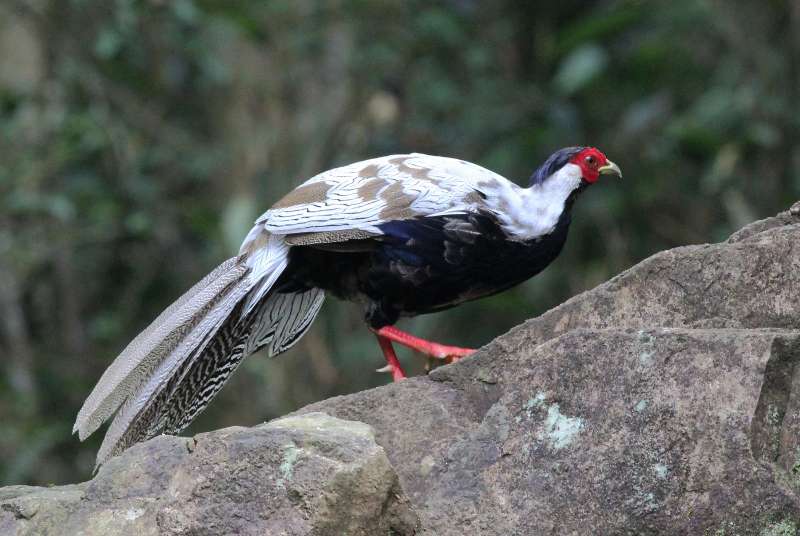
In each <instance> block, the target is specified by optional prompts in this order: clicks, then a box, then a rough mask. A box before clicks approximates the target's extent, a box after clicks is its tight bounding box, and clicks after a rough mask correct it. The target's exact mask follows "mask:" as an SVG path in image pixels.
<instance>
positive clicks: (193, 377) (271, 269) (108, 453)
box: [74, 250, 324, 466]
mask: <svg viewBox="0 0 800 536" xmlns="http://www.w3.org/2000/svg"><path fill="white" fill-rule="evenodd" d="M250 260H251V259H248V258H246V257H244V256H241V257H237V258H233V259H229V260H228V261H226V262H224V263H223V264H221V265H220V266H219V267H217V268H216V269H215V270H214V271H213V272H211V273H210V274H209V275H208V276H206V277H205V278H204V279H203V280H202V281H200V282H199V283H198V284H197V285H195V286H194V287H192V288H191V289H190V290H189V291H188V292H187V293H186V294H184V295H183V296H182V297H181V298H179V299H178V300H177V301H176V302H175V303H174V304H172V305H171V306H170V307H169V308H167V310H165V311H164V312H163V313H162V314H161V315H159V317H158V318H157V319H156V320H155V321H153V323H152V324H151V325H150V326H148V327H147V328H146V329H145V330H144V331H143V332H142V333H141V334H140V335H139V336H137V337H136V339H134V340H133V342H131V344H130V345H128V347H127V348H126V349H125V350H124V351H123V352H122V353H121V354H120V355H119V357H117V359H116V360H115V361H114V362H113V363H112V365H111V366H110V367H109V368H108V370H107V371H106V372H105V373H104V374H103V376H102V377H101V378H100V381H99V382H98V383H97V385H96V386H95V388H94V390H93V391H92V393H91V394H90V395H89V397H88V398H87V400H86V402H85V403H84V405H83V407H82V408H81V411H80V412H79V414H78V418H77V420H76V422H75V427H74V431H75V432H78V434H79V436H80V438H81V439H83V438H85V437H86V436H88V435H89V434H91V433H92V432H93V431H95V430H96V429H97V428H98V427H99V426H100V425H101V424H102V423H103V421H105V420H107V419H108V418H109V417H111V415H114V414H115V413H116V415H115V416H114V420H113V422H112V423H111V426H110V427H109V429H108V432H107V433H106V436H105V438H104V440H103V444H102V446H101V447H100V451H99V452H98V455H97V465H98V466H99V465H101V464H102V463H104V462H105V461H106V460H108V459H109V458H110V457H112V456H115V455H116V454H118V453H120V452H122V451H123V450H125V449H126V448H128V447H129V446H131V445H133V444H135V443H137V442H140V441H144V440H146V439H148V438H151V437H153V436H156V435H158V434H163V433H178V432H180V431H181V430H183V429H184V428H185V427H186V426H188V425H189V423H191V422H192V420H193V419H194V418H195V417H196V416H197V415H199V414H200V412H202V411H203V409H205V407H206V406H207V405H208V403H209V402H210V401H211V399H212V398H213V397H214V396H215V395H216V394H217V392H218V391H219V390H220V388H221V387H222V385H223V384H224V383H225V381H226V380H227V379H228V377H230V375H231V373H233V371H234V370H236V368H237V367H238V366H239V364H240V363H241V362H242V360H243V359H244V358H245V357H247V356H248V355H250V354H252V353H253V352H255V351H257V350H259V349H260V348H262V347H266V348H267V349H268V353H269V355H277V354H278V353H280V352H282V351H284V350H286V349H288V348H289V347H290V346H291V345H292V344H294V343H295V342H296V341H297V340H299V338H300V337H301V336H302V335H303V333H305V331H306V330H307V329H308V328H309V326H310V325H311V323H312V322H313V320H314V318H315V317H316V314H317V312H318V311H319V308H320V306H321V305H322V301H323V300H324V293H323V292H322V291H321V290H319V289H310V290H305V291H298V292H293V293H282V292H278V291H271V287H272V286H273V284H274V283H275V281H276V280H277V278H278V276H279V275H280V274H281V272H282V271H283V270H284V269H285V267H286V262H285V254H284V251H283V250H280V251H277V254H275V255H272V259H271V260H270V259H267V260H264V259H259V263H260V264H259V263H253V262H248V261H250ZM252 265H254V266H255V267H254V266H252Z"/></svg>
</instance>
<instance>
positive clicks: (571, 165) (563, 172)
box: [531, 147, 622, 188]
mask: <svg viewBox="0 0 800 536" xmlns="http://www.w3.org/2000/svg"><path fill="white" fill-rule="evenodd" d="M600 175H616V176H617V177H619V178H622V171H621V170H620V169H619V166H617V165H616V164H615V163H614V162H612V161H611V160H609V159H608V158H606V155H604V154H603V153H602V152H601V151H600V150H599V149H595V148H594V147H566V148H564V149H560V150H558V151H556V152H555V153H553V154H551V155H550V156H549V157H548V159H547V160H545V162H544V164H542V165H541V166H539V169H537V170H536V171H535V172H534V173H533V175H532V176H531V186H534V185H537V184H541V185H544V184H545V183H551V182H552V181H557V182H563V183H564V185H565V186H572V187H573V188H577V187H579V186H588V185H589V184H593V183H595V182H597V179H599V178H600Z"/></svg>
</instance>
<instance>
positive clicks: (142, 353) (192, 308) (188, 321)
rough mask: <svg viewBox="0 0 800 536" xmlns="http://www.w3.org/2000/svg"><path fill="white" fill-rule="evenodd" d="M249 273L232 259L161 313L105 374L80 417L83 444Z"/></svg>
mask: <svg viewBox="0 0 800 536" xmlns="http://www.w3.org/2000/svg"><path fill="white" fill-rule="evenodd" d="M247 271H248V268H247V266H245V265H243V264H240V263H238V262H237V259H236V258H233V259H229V260H227V261H225V262H224V263H222V264H221V265H220V266H218V267H217V268H216V269H215V270H214V271H212V272H211V273H210V274H208V275H207V276H206V277H204V278H203V279H202V280H201V281H200V282H199V283H197V284H196V285H194V286H193V287H192V288H191V289H189V291H187V292H186V293H185V294H184V295H183V296H181V297H180V298H179V299H178V300H177V301H176V302H175V303H173V304H172V305H171V306H170V307H168V308H167V309H166V310H165V311H164V312H163V313H161V314H160V315H159V316H158V318H156V319H155V320H154V321H153V322H152V323H151V324H150V325H149V326H148V327H147V328H145V330H144V331H142V332H141V333H140V334H139V335H138V336H137V337H136V338H135V339H134V340H133V341H131V343H130V344H129V345H128V346H127V347H126V348H125V349H124V350H123V351H122V353H120V355H119V356H118V357H117V358H116V359H115V360H114V362H113V363H112V364H111V366H109V368H108V369H107V370H106V371H105V372H104V373H103V376H102V377H101V378H100V380H99V381H98V382H97V385H96V386H95V388H94V389H93V390H92V392H91V394H90V395H89V397H88V398H87V399H86V402H84V404H83V407H82V408H81V410H80V412H79V413H78V417H77V419H76V420H75V426H74V427H73V432H75V431H77V432H78V436H79V437H80V439H81V440H83V439H85V438H86V437H87V436H89V435H90V434H91V433H92V432H94V431H95V430H96V429H97V428H98V427H99V426H100V425H101V424H102V423H103V422H104V421H105V420H106V419H108V417H110V416H111V415H112V414H113V413H114V411H116V410H117V408H118V407H119V406H120V405H121V404H122V403H123V402H124V401H125V400H126V399H127V398H128V396H129V395H130V394H131V392H133V391H134V390H135V389H136V388H137V387H139V385H141V383H142V382H143V381H145V380H146V378H147V377H148V375H149V374H150V372H151V371H152V370H153V369H154V368H155V367H156V366H157V365H158V363H159V362H160V360H161V359H162V358H163V357H164V355H166V354H167V353H169V352H170V351H171V350H172V349H173V348H174V347H175V346H177V345H178V344H179V343H180V341H181V340H182V339H183V337H184V336H185V335H186V333H187V332H188V331H189V329H191V327H192V326H193V325H194V323H195V322H196V318H197V316H198V315H199V314H202V313H203V312H204V311H206V310H207V308H208V307H210V306H211V305H212V304H213V302H214V300H215V299H216V298H217V296H218V295H219V294H220V292H221V291H223V290H224V289H225V288H226V287H228V286H229V285H231V284H232V283H234V282H235V281H237V280H239V279H241V278H242V277H244V275H245V274H246V273H247Z"/></svg>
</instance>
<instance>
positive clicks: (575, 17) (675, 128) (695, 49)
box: [0, 0, 800, 484]
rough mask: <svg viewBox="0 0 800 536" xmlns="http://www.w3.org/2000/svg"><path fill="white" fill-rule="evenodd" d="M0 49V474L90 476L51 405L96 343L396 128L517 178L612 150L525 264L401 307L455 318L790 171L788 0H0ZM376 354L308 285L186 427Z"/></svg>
mask: <svg viewBox="0 0 800 536" xmlns="http://www.w3.org/2000/svg"><path fill="white" fill-rule="evenodd" d="M0 58H2V60H0V355H2V361H0V365H1V366H2V368H0V370H1V371H2V373H1V375H0V419H1V420H2V427H3V428H2V429H3V433H2V434H0V483H32V484H47V483H63V482H68V481H75V480H80V479H85V478H87V477H88V476H89V475H90V470H91V466H92V462H93V458H94V453H95V450H96V448H97V445H98V439H99V438H93V440H91V441H89V442H87V443H86V444H79V443H78V441H77V439H76V438H74V437H73V436H71V435H70V430H71V425H72V422H73V419H74V416H75V414H76V412H77V410H78V408H79V407H80V405H81V403H82V401H83V399H84V398H85V396H86V395H87V394H88V392H89V390H90V389H91V387H92V386H93V384H94V382H95V381H96V380H97V379H98V378H99V376H100V374H101V372H102V371H103V370H104V368H105V367H106V366H107V365H108V364H109V362H110V360H111V359H112V358H113V357H114V356H115V355H116V354H117V353H118V351H119V350H120V349H121V348H122V347H123V346H124V345H125V344H126V343H127V342H128V341H129V340H130V339H131V338H132V337H133V336H134V335H135V334H136V333H137V332H138V331H139V330H140V329H141V328H142V327H143V326H144V325H146V324H147V323H148V322H149V320H151V319H152V318H153V317H154V316H155V315H156V314H157V313H158V312H159V311H160V310H161V309H162V308H163V307H165V306H166V305H167V304H168V303H170V302H171V301H172V300H173V299H174V298H176V297H177V296H178V295H179V294H180V292H181V291H182V290H184V289H186V288H188V287H189V286H190V285H191V284H192V283H193V282H194V281H196V280H197V279H198V278H200V277H201V276H202V275H204V274H205V273H206V271H208V270H209V269H210V268H211V267H213V266H215V265H216V264H217V263H218V262H219V261H221V260H222V259H223V258H226V257H227V256H229V255H231V254H232V253H233V252H234V251H236V250H237V248H238V244H239V241H240V240H241V239H242V238H243V236H244V234H245V233H246V231H247V230H248V228H249V226H250V224H251V222H252V221H253V219H254V218H255V217H256V216H257V215H258V214H260V212H261V211H263V210H265V209H266V208H267V207H268V206H269V205H270V204H271V203H272V202H273V201H275V200H276V199H277V198H278V197H280V195H281V194H282V193H284V192H285V191H286V190H288V189H289V188H291V187H292V186H293V185H295V184H297V183H299V182H300V181H302V180H304V179H305V178H307V177H309V176H311V175H313V174H314V173H316V172H318V171H321V170H324V169H327V168H330V167H332V166H335V165H338V164H345V163H349V162H351V161H355V160H359V159H363V158H367V157H371V156H378V155H381V154H388V153H396V152H408V151H420V152H428V153H434V154H442V155H452V156H458V157H459V158H464V159H468V160H472V161H474V162H477V163H480V164H482V165H485V166H487V167H489V168H491V169H494V170H496V171H498V172H499V173H501V174H504V175H506V176H508V177H512V178H514V179H515V180H517V181H518V182H524V181H526V179H527V176H528V175H529V174H530V172H531V171H532V170H533V169H534V168H535V167H536V165H537V164H538V163H539V162H541V161H542V159H543V158H545V157H546V156H547V155H548V154H549V153H550V152H552V151H553V150H555V149H557V148H559V147H562V146H566V145H575V144H586V145H596V146H598V147H599V148H601V149H602V150H603V151H605V152H606V153H607V154H608V155H609V156H610V158H612V159H613V160H615V161H616V162H618V163H619V164H620V165H621V167H622V168H623V170H624V171H625V180H624V181H622V182H620V183H617V184H613V183H604V184H599V185H597V186H595V187H594V188H592V190H591V191H589V192H588V193H587V194H585V195H584V196H583V198H582V199H581V200H580V202H579V206H578V207H577V209H576V217H575V223H574V224H573V230H572V234H571V237H570V240H569V242H568V245H567V247H566V249H565V251H564V253H563V254H562V256H561V257H560V258H559V260H558V261H556V262H555V263H554V265H553V266H552V267H551V268H549V269H548V270H547V271H546V272H544V273H543V274H542V275H541V276H539V277H537V278H536V279H535V280H533V281H531V282H528V283H526V284H525V285H522V286H520V287H519V288H517V289H514V290H513V291H509V292H507V293H504V294H502V295H499V296H496V297H493V298H490V299H487V300H482V301H480V302H477V303H472V304H468V305H465V306H463V307H461V308H458V309H456V310H453V311H450V312H447V313H443V314H439V315H433V316H429V317H421V318H417V319H414V320H411V321H408V322H407V323H406V326H407V327H409V328H410V329H412V330H413V331H415V332H417V333H418V334H420V335H424V336H430V337H434V338H438V339H441V340H443V341H452V342H457V343H459V344H471V345H480V344H482V343H485V342H488V341H489V340H490V339H491V338H492V337H493V336H495V335H498V334H500V333H502V332H504V331H505V330H507V329H509V328H510V327H512V326H513V325H515V324H517V323H519V322H521V321H522V320H524V319H525V318H529V317H531V316H535V315H537V314H539V313H541V312H543V311H544V310H546V309H547V308H549V307H551V306H553V305H555V304H557V303H559V302H561V301H563V300H564V299H566V298H568V297H569V296H571V295H574V294H576V293H578V292H580V291H582V290H584V289H587V288H590V287H592V286H594V285H595V284H597V283H599V282H601V281H603V280H605V279H607V278H608V277H610V276H611V275H613V274H615V273H618V272H619V271H621V270H623V269H624V268H626V267H628V266H630V265H631V264H633V263H635V262H636V261H638V260H640V259H642V258H643V257H645V256H647V255H650V254H652V253H654V252H656V251H658V250H661V249H664V248H668V247H673V246H677V245H681V244H687V243H698V242H709V241H717V240H720V239H723V238H724V237H725V236H726V235H727V234H728V233H729V232H731V231H732V230H733V229H735V228H737V227H739V226H741V225H743V224H744V223H747V222H749V221H751V220H753V219H756V218H758V217H764V216H768V215H771V214H773V213H775V212H777V211H779V210H781V209H783V208H785V207H786V206H788V205H789V203H790V202H792V201H793V200H795V199H796V198H798V197H800V148H799V147H798V140H800V114H798V113H797V103H798V101H800V99H798V96H799V95H798V93H800V4H798V3H797V2H794V1H790V0H769V1H765V2H745V1H731V2H712V1H709V0H674V1H672V2H660V1H645V0H639V1H637V0H618V1H612V0H608V1H581V2H578V1H575V0H563V1H561V2H513V1H508V0H502V1H492V2H489V1H477V0H449V1H438V2H428V1H425V2H422V1H404V2H400V1H389V0H337V1H329V2H320V1H310V0H271V1H269V2H256V1H245V0H173V1H166V0H113V1H99V0H69V1H67V0H63V1H62V0H2V1H0ZM403 359H404V360H405V361H406V362H408V363H414V364H415V366H416V371H417V372H421V370H422V368H421V363H418V362H419V361H421V360H418V359H416V358H414V357H412V356H410V355H409V354H404V356H403ZM380 365H381V358H380V354H379V352H378V349H377V347H376V346H375V345H374V343H373V341H372V340H371V337H370V336H369V334H368V332H367V331H366V330H365V329H363V328H362V322H361V311H360V310H359V308H358V307H357V306H353V305H350V304H342V303H335V302H334V301H329V303H328V304H327V305H326V307H325V310H324V313H323V315H322V316H321V317H320V319H319V320H318V321H317V323H316V325H315V327H314V328H313V329H312V331H311V332H310V333H309V335H308V336H306V337H305V338H304V339H303V340H302V342H301V344H299V345H298V346H297V347H296V348H295V349H293V350H292V351H291V352H289V353H288V354H286V355H284V356H282V357H281V358H280V359H278V360H266V359H264V358H263V357H262V356H254V357H253V358H251V359H250V360H248V362H246V363H245V365H244V366H243V367H242V370H241V371H240V372H239V373H238V374H236V375H235V377H234V378H233V380H231V382H230V384H229V385H228V386H226V388H225V389H224V390H223V392H222V394H221V395H220V396H219V397H218V399H217V400H216V401H215V402H214V404H212V406H211V408H210V409H209V410H208V411H207V412H206V414H204V415H203V416H202V417H201V418H200V419H199V420H198V422H197V423H196V424H195V425H194V426H193V428H192V430H194V431H198V430H205V429H211V428H216V427H220V426H224V425H233V424H242V425H249V424H254V423H257V422H260V421H263V420H266V419H269V418H272V417H275V416H277V415H279V414H282V413H285V412H287V411H290V410H293V409H295V408H297V407H299V406H301V405H303V404H306V403H308V402H312V401H314V400H318V399H321V398H324V397H328V396H331V395H334V394H340V393H347V392H352V391H354V390H358V389H364V388H367V387H371V386H375V385H379V384H381V383H384V382H385V381H387V378H386V377H384V375H379V374H377V373H373V372H372V370H373V369H375V368H377V367H379V366H380ZM410 366H411V365H410Z"/></svg>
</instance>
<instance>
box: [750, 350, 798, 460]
mask: <svg viewBox="0 0 800 536" xmlns="http://www.w3.org/2000/svg"><path fill="white" fill-rule="evenodd" d="M798 361H800V343H798V340H797V339H796V338H789V339H784V338H776V339H775V341H774V342H773V344H772V348H770V357H769V359H768V360H767V364H766V367H765V371H764V383H763V385H762V387H761V394H760V396H759V399H758V406H757V408H756V411H755V414H754V415H753V424H752V428H751V444H752V447H751V448H752V450H753V456H755V458H756V459H759V460H762V461H765V462H770V463H775V462H777V461H778V460H779V458H780V456H781V451H782V447H783V448H785V447H786V445H782V444H781V443H782V441H781V439H782V436H783V431H784V421H785V418H786V415H787V412H788V410H789V401H790V397H791V395H792V386H793V385H794V384H795V382H796V381H797V378H796V376H797V371H798V367H797V362H798Z"/></svg>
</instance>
